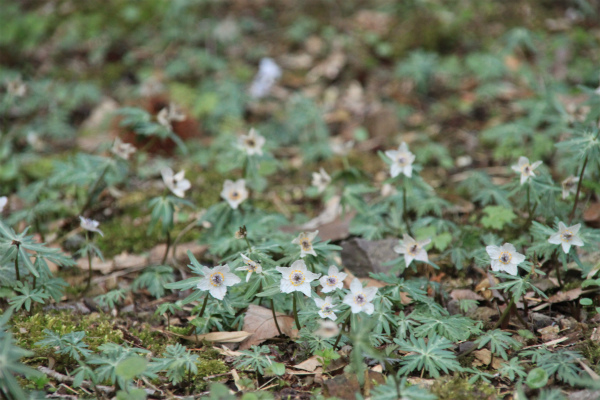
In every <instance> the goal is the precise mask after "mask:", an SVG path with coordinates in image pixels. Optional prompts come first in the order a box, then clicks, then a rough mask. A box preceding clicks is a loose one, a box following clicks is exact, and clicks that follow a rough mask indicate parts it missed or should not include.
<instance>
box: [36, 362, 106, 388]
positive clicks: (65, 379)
mask: <svg viewBox="0 0 600 400" xmlns="http://www.w3.org/2000/svg"><path fill="white" fill-rule="evenodd" d="M37 369H38V371H40V372H42V373H44V374H46V375H48V376H49V377H51V378H52V379H56V380H57V381H59V382H60V383H65V382H67V383H73V382H74V381H75V378H73V377H71V376H68V375H63V374H61V373H60V372H56V371H55V370H53V369H50V368H47V367H42V366H40V367H38V368H37ZM81 387H83V388H87V389H93V387H94V384H93V383H92V382H90V381H81ZM96 389H97V390H99V391H101V392H104V393H106V394H112V393H114V392H115V391H116V389H115V388H114V386H103V385H96Z"/></svg>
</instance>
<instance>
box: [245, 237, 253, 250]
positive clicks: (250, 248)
mask: <svg viewBox="0 0 600 400" xmlns="http://www.w3.org/2000/svg"><path fill="white" fill-rule="evenodd" d="M244 239H246V244H247V245H248V253H252V246H250V241H249V240H248V236H244Z"/></svg>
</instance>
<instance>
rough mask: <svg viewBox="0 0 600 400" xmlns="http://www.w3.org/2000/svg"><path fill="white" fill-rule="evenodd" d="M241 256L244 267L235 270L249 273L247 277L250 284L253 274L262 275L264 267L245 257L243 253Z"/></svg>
mask: <svg viewBox="0 0 600 400" xmlns="http://www.w3.org/2000/svg"><path fill="white" fill-rule="evenodd" d="M240 256H242V260H244V266H243V267H239V268H236V269H235V270H236V271H248V275H246V282H248V281H249V280H250V276H251V275H252V273H253V272H256V273H257V274H260V273H262V266H261V265H260V264H259V263H257V262H256V261H253V260H251V259H250V258H248V257H246V256H245V255H243V254H241V253H240Z"/></svg>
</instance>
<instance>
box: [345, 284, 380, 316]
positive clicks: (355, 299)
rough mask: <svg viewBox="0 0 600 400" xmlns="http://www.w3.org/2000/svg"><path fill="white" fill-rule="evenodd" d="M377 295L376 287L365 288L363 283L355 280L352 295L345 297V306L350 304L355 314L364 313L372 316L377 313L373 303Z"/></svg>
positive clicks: (351, 286)
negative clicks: (374, 312)
mask: <svg viewBox="0 0 600 400" xmlns="http://www.w3.org/2000/svg"><path fill="white" fill-rule="evenodd" d="M376 293H377V288H376V287H366V288H363V286H362V283H360V281H359V280H358V279H357V278H354V280H353V281H352V283H351V284H350V293H348V294H347V295H346V297H344V304H348V305H349V306H350V308H352V312H353V313H354V314H356V313H359V312H361V311H364V312H365V313H367V314H369V315H371V314H373V311H375V306H374V305H373V303H371V301H373V299H374V298H375V294H376Z"/></svg>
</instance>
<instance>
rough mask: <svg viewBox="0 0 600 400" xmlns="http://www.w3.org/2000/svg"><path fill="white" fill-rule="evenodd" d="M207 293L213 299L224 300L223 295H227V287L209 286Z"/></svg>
mask: <svg viewBox="0 0 600 400" xmlns="http://www.w3.org/2000/svg"><path fill="white" fill-rule="evenodd" d="M208 292H209V293H210V294H211V295H212V297H214V298H215V299H219V300H223V299H224V298H225V294H227V286H225V285H221V286H211V288H210V289H209V291H208Z"/></svg>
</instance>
